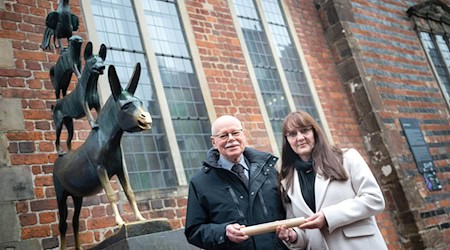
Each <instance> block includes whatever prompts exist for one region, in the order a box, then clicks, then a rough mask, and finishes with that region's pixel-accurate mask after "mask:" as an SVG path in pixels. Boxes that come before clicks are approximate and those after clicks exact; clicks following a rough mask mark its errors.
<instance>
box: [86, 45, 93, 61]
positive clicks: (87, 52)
mask: <svg viewBox="0 0 450 250" xmlns="http://www.w3.org/2000/svg"><path fill="white" fill-rule="evenodd" d="M91 56H92V42H90V41H89V42H88V43H87V44H86V48H84V60H87V59H88V58H89V57H91Z"/></svg>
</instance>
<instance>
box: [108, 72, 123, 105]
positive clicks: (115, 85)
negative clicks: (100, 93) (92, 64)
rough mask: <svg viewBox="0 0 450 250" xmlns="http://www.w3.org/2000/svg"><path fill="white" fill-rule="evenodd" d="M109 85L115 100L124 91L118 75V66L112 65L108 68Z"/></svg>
mask: <svg viewBox="0 0 450 250" xmlns="http://www.w3.org/2000/svg"><path fill="white" fill-rule="evenodd" d="M108 79H109V86H110V87H111V94H112V96H113V97H114V100H115V101H117V99H118V98H119V95H120V94H121V93H122V87H121V86H120V81H119V77H117V73H116V68H115V67H114V65H110V66H109V68H108Z"/></svg>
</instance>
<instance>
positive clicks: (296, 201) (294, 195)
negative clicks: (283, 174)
mask: <svg viewBox="0 0 450 250" xmlns="http://www.w3.org/2000/svg"><path fill="white" fill-rule="evenodd" d="M286 182H287V180H286V179H283V180H281V185H283V188H284V190H287V195H288V197H289V199H291V202H292V205H293V206H295V207H298V209H299V210H300V211H302V212H303V213H305V214H306V215H305V216H311V215H313V214H314V212H313V211H312V210H311V208H309V206H308V204H306V202H305V200H304V199H303V194H302V191H301V190H300V182H299V180H298V173H297V170H295V169H294V183H293V188H294V192H292V190H291V188H289V190H288V188H287V187H286ZM295 210H296V209H294V213H295ZM296 216H297V215H296ZM298 216H303V215H298Z"/></svg>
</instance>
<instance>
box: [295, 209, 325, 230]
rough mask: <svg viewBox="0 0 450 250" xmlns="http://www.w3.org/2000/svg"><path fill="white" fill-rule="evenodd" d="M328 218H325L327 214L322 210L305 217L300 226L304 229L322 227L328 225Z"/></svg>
mask: <svg viewBox="0 0 450 250" xmlns="http://www.w3.org/2000/svg"><path fill="white" fill-rule="evenodd" d="M327 226H328V223H327V219H326V218H325V215H324V214H323V212H322V211H319V212H317V213H315V214H313V215H311V216H310V217H308V218H306V219H305V223H303V224H302V225H301V226H300V228H302V229H314V228H318V229H321V228H323V227H327Z"/></svg>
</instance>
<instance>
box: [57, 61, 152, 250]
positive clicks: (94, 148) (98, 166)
mask: <svg viewBox="0 0 450 250" xmlns="http://www.w3.org/2000/svg"><path fill="white" fill-rule="evenodd" d="M140 71H141V67H140V64H139V63H138V64H137V65H136V67H135V70H134V73H133V76H132V78H131V79H130V82H129V83H128V86H127V88H126V89H125V90H123V89H122V87H121V86H120V81H119V78H118V77H117V73H116V70H115V68H114V66H109V69H108V77H109V84H110V87H111V92H112V94H111V96H110V97H109V99H108V100H107V101H106V104H105V106H104V107H103V108H102V112H101V113H100V114H99V116H98V119H97V121H98V125H99V128H98V129H93V130H91V133H90V134H89V137H88V138H87V139H86V141H85V142H84V143H83V145H81V147H79V148H78V149H76V150H73V151H70V152H67V153H66V154H65V155H63V156H59V157H58V158H57V159H56V161H55V164H54V167H53V182H54V185H55V192H56V198H57V202H58V210H59V232H60V234H61V245H60V247H61V249H65V248H66V230H67V222H66V219H67V203H66V202H67V197H68V196H72V199H73V203H74V213H73V219H72V226H73V232H74V238H75V247H76V249H80V242H79V238H78V219H79V215H80V210H81V206H82V202H83V197H86V196H90V195H94V194H96V193H98V192H100V191H101V190H102V189H103V190H105V192H106V195H107V197H108V200H109V202H110V203H111V207H112V209H113V212H114V216H115V219H116V223H117V224H118V225H120V226H121V225H123V224H124V221H123V219H122V217H121V216H120V214H119V210H118V207H117V204H116V195H115V193H114V191H113V189H112V187H111V184H110V182H109V179H110V178H111V177H112V176H113V175H117V177H118V179H119V181H120V183H121V185H122V188H123V190H124V191H125V194H126V196H127V198H128V201H129V202H130V205H131V207H132V209H133V211H134V214H135V216H136V218H137V219H138V220H145V218H144V217H143V216H142V215H141V213H140V212H139V210H138V207H137V204H136V200H135V196H134V193H133V190H132V189H131V186H130V184H129V179H128V175H127V173H126V171H124V169H123V162H122V152H121V149H120V141H121V138H122V135H123V133H124V131H127V132H138V131H142V130H148V129H150V128H151V123H152V119H151V116H150V114H149V113H148V112H146V111H145V110H144V106H143V104H142V101H141V100H139V99H138V98H137V97H135V96H134V92H135V91H136V87H137V83H138V81H139V76H140Z"/></svg>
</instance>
